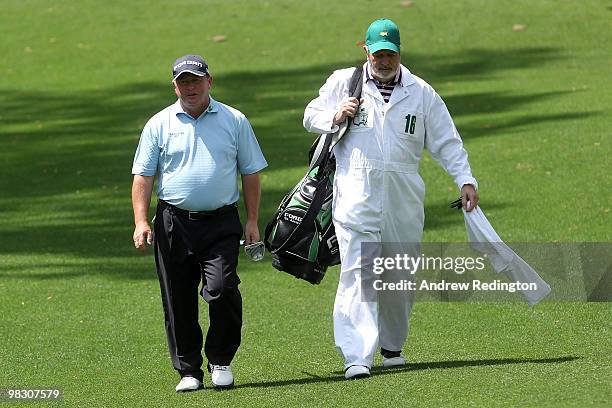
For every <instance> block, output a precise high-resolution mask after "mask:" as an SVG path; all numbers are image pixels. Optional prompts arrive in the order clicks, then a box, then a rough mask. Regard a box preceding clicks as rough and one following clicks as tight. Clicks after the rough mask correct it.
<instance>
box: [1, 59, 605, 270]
mask: <svg viewBox="0 0 612 408" xmlns="http://www.w3.org/2000/svg"><path fill="white" fill-rule="evenodd" d="M562 58H564V56H563V54H562V53H561V51H560V49H556V48H519V49H511V50H494V49H490V50H484V49H472V50H464V51H462V52H461V53H458V54H449V55H428V54H409V55H407V56H405V58H404V60H405V61H404V62H405V63H406V65H407V66H409V67H410V68H411V69H412V70H413V71H414V72H415V73H416V74H419V73H421V72H422V73H423V74H422V76H423V77H424V78H425V79H426V80H427V81H428V82H430V83H431V84H432V85H433V86H434V87H436V88H437V89H438V90H439V91H440V93H441V94H442V95H443V96H444V95H445V94H446V93H445V92H444V90H445V89H446V88H447V87H449V86H451V85H450V84H452V83H456V82H462V81H478V80H481V79H489V80H490V79H491V78H500V79H503V77H504V75H506V74H505V73H507V72H508V71H511V70H525V69H529V68H532V67H538V66H541V65H544V64H548V63H551V62H554V61H555V60H559V59H562ZM354 64H355V61H346V62H339V63H337V64H333V65H319V66H311V67H306V68H295V69H290V68H279V69H275V70H270V71H266V72H238V73H232V74H223V73H222V69H219V74H218V75H216V77H215V82H214V84H213V96H214V97H215V98H216V99H218V100H220V101H222V102H225V103H228V104H230V105H232V106H234V107H236V108H238V109H240V110H242V111H243V112H244V113H245V114H246V115H247V117H249V119H250V121H251V123H252V125H253V127H254V129H255V133H256V134H257V136H258V139H259V141H260V144H261V146H262V149H263V151H264V154H265V155H266V157H267V159H268V162H269V164H270V166H269V168H268V169H267V170H265V172H268V174H270V175H271V176H270V177H269V178H268V179H266V180H265V181H264V184H263V195H262V205H261V211H260V214H261V222H260V227H261V229H262V231H263V226H264V225H265V222H266V221H267V220H268V219H269V218H270V216H271V215H272V213H273V212H274V211H275V209H276V206H277V205H278V203H279V201H280V199H281V198H282V197H283V196H284V194H286V192H287V191H288V189H289V188H290V187H292V186H293V185H294V183H295V182H297V180H298V178H299V176H298V177H294V176H293V175H291V176H289V175H287V176H285V174H286V172H287V171H288V170H292V171H293V170H295V171H297V172H298V173H299V175H300V176H301V173H302V171H303V170H305V167H306V156H307V151H308V147H309V146H310V144H311V142H312V141H313V140H314V135H308V134H307V133H306V131H305V130H304V129H303V128H302V125H301V122H302V115H303V109H304V107H305V105H306V104H307V103H308V101H310V100H311V99H312V98H313V97H314V96H315V95H316V92H317V90H318V89H319V87H320V86H321V84H322V83H323V82H324V80H325V78H326V77H327V76H328V75H329V74H330V73H331V71H332V70H333V69H337V68H341V67H346V66H352V65H354ZM570 92H571V90H568V91H555V92H546V91H542V90H540V91H534V92H529V93H528V92H523V93H520V91H519V92H516V93H509V92H500V91H491V92H482V93H464V94H456V93H450V94H449V95H448V96H446V97H444V98H445V100H446V103H447V105H448V106H449V110H450V111H451V112H452V113H453V115H454V117H455V119H456V120H457V122H458V123H462V122H463V123H464V125H460V126H459V128H460V131H461V134H462V136H463V137H464V138H466V139H470V138H474V137H484V136H487V135H495V134H500V133H503V134H507V133H508V131H509V130H511V129H514V128H517V127H523V126H530V125H534V124H537V123H545V122H548V121H564V120H582V119H585V118H586V117H588V116H589V115H592V114H595V113H582V114H572V113H571V112H548V111H542V110H540V111H539V112H537V111H534V113H532V114H530V115H527V116H525V115H524V111H525V109H526V108H527V107H528V106H530V105H532V104H537V103H541V102H543V101H547V100H550V99H555V98H560V97H563V96H564V94H565V93H570ZM173 102H174V94H173V91H172V88H171V85H170V83H168V82H159V83H152V82H145V83H133V84H127V85H121V86H117V87H113V88H108V89H95V88H94V89H92V90H89V91H76V90H69V89H68V90H66V91H64V92H57V93H53V92H45V91H26V90H20V89H0V104H1V105H2V107H3V111H2V127H0V144H1V148H2V156H0V165H2V169H3V170H2V172H1V173H0V191H2V192H3V193H2V195H1V196H0V205H1V206H2V214H0V218H1V221H2V224H1V226H0V232H1V234H0V255H4V254H7V255H11V254H12V255H21V256H24V255H25V256H36V255H38V254H47V255H48V254H54V255H57V256H58V258H60V259H61V258H62V257H63V256H69V257H82V258H83V259H86V258H88V257H105V256H110V257H124V258H125V259H126V260H127V261H129V262H130V264H131V265H138V266H135V268H136V269H135V270H132V271H130V273H126V272H125V271H124V270H117V268H116V267H114V266H112V265H111V266H106V267H101V268H99V269H97V272H96V270H94V271H93V273H102V274H111V275H115V276H117V277H120V278H128V279H133V278H143V279H145V278H150V277H151V273H150V270H149V268H145V267H143V266H141V265H143V263H142V262H139V261H138V260H134V259H132V260H130V259H131V258H133V257H137V256H139V255H138V254H137V253H136V252H135V251H134V250H133V249H132V242H131V236H132V228H133V227H132V225H133V220H132V210H131V204H130V186H131V180H132V176H131V173H130V170H131V164H132V159H133V155H134V151H135V149H136V145H137V143H138V138H139V135H140V131H141V129H142V127H143V126H144V124H145V123H146V121H147V120H148V118H149V117H151V116H152V115H153V114H154V113H155V112H157V111H159V110H160V109H162V108H163V107H165V106H167V105H169V104H171V103H173ZM498 113H505V116H504V118H505V119H504V120H503V121H498V120H494V118H493V119H491V120H490V121H489V120H488V119H487V118H489V117H492V116H493V115H496V114H498ZM471 115H477V120H474V119H470V120H468V121H466V120H463V118H464V117H471ZM509 137H511V135H509ZM264 174H265V173H264ZM279 174H282V175H281V176H279ZM291 174H295V173H291ZM446 204H447V203H440V204H439V205H437V204H436V205H435V206H428V207H427V208H426V213H427V224H426V227H427V228H444V226H445V225H447V223H449V222H452V223H455V222H458V221H456V220H455V218H451V217H453V216H454V214H451V213H449V212H448V211H447V209H446V208H445V206H446ZM79 267H82V266H79ZM43 268H44V269H49V268H50V266H47V267H46V268H45V267H44V266H43ZM35 269H36V266H32V267H31V268H28V269H27V270H29V271H31V272H33V271H34V270H35ZM1 270H2V267H1V266H0V271H1ZM24 272H25V271H24ZM62 273H63V275H61V274H60V275H58V276H67V275H70V274H71V273H72V270H68V271H63V272H62ZM88 273H92V270H91V269H88V270H85V271H84V270H82V269H81V270H80V271H79V270H77V267H75V270H74V274H75V276H76V275H82V274H88ZM34 276H36V275H34Z"/></svg>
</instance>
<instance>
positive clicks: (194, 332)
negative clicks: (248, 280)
mask: <svg viewBox="0 0 612 408" xmlns="http://www.w3.org/2000/svg"><path fill="white" fill-rule="evenodd" d="M153 227H154V231H155V263H156V266H157V276H158V278H159V285H160V289H161V297H162V303H163V306H164V317H165V326H166V334H167V336H168V348H169V351H170V356H171V358H172V364H173V366H174V368H175V369H176V370H177V371H178V372H179V374H180V375H181V377H183V376H185V375H191V376H193V377H195V378H198V379H200V380H202V378H203V375H204V373H203V371H202V364H203V359H202V340H203V338H202V329H201V327H200V324H199V322H198V287H199V285H200V282H202V290H201V295H202V297H203V298H204V300H205V301H206V302H207V303H208V305H209V307H208V314H209V321H210V325H209V328H208V332H207V334H206V342H205V346H204V352H205V354H206V358H207V359H208V362H209V363H210V364H217V365H229V364H230V362H231V361H232V359H233V358H234V355H235V354H236V351H237V350H238V347H239V346H240V330H241V327H242V297H241V296H240V291H239V290H238V284H239V283H240V279H239V278H238V275H237V274H236V267H237V265H238V251H239V248H240V238H241V237H242V224H241V223H240V219H239V217H238V211H237V209H236V208H235V207H234V208H232V209H230V210H229V211H226V212H223V213H221V214H216V215H211V216H205V217H201V218H200V217H198V219H197V220H193V219H189V217H188V216H186V215H185V214H184V213H183V212H182V211H180V210H177V209H176V208H174V207H172V206H169V205H168V204H166V203H164V202H163V201H160V202H159V203H158V206H157V212H156V216H155V222H154V226H153Z"/></svg>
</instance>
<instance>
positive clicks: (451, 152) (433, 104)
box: [425, 89, 478, 189]
mask: <svg viewBox="0 0 612 408" xmlns="http://www.w3.org/2000/svg"><path fill="white" fill-rule="evenodd" d="M430 91H431V92H432V98H431V101H430V103H429V108H428V109H427V108H426V112H425V115H426V116H425V147H426V148H427V150H428V151H429V153H430V154H431V156H432V157H433V158H434V160H435V161H436V162H437V163H438V164H439V165H440V166H442V168H443V169H444V170H446V172H447V173H448V174H449V175H450V176H451V177H452V178H453V179H454V180H455V183H456V184H457V186H458V187H459V188H461V187H463V185H465V184H472V185H473V186H474V187H475V188H476V189H478V183H477V182H476V179H475V178H474V177H473V176H472V169H471V168H470V164H469V163H468V155H467V152H466V151H465V149H464V148H463V141H462V140H461V136H459V132H457V128H456V127H455V124H454V123H453V119H452V118H451V115H450V113H449V112H448V109H447V108H446V105H445V104H444V101H442V98H440V95H438V94H437V93H436V92H435V91H434V90H433V89H430Z"/></svg>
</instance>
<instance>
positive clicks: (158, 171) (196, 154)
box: [132, 97, 268, 211]
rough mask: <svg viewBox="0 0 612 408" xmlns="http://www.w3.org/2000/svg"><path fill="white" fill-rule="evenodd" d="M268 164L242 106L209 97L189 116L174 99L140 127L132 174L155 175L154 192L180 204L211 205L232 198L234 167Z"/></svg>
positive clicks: (246, 169) (248, 170)
mask: <svg viewBox="0 0 612 408" xmlns="http://www.w3.org/2000/svg"><path fill="white" fill-rule="evenodd" d="M267 165H268V163H267V162H266V159H265V158H264V156H263V153H262V152H261V149H260V148H259V144H258V143H257V139H256V138H255V133H253V129H252V128H251V124H250V123H249V121H248V120H247V118H246V116H244V114H242V112H240V111H238V110H236V109H234V108H232V107H231V106H228V105H225V104H223V103H220V102H218V101H215V100H214V99H213V98H212V97H211V98H210V105H209V106H208V109H207V110H206V111H204V113H202V115H200V117H199V118H197V119H194V118H193V117H191V116H190V115H189V114H188V113H186V112H185V111H184V110H183V108H182V106H181V103H180V100H177V101H176V103H174V104H173V105H170V106H168V107H167V108H166V109H164V110H162V111H161V112H158V113H157V114H156V115H154V116H153V117H152V118H151V119H149V121H148V122H147V124H146V125H145V127H144V129H143V130H142V134H141V135H140V142H139V144H138V149H137V150H136V155H135V157H134V164H133V166H132V174H138V175H141V176H154V175H157V177H158V179H157V196H158V197H159V198H161V199H162V200H164V201H166V202H168V203H170V204H172V205H175V206H177V207H179V208H182V209H185V210H193V211H206V210H214V209H216V208H219V207H222V206H224V205H227V204H232V203H235V202H236V201H238V197H239V193H238V173H239V172H240V174H253V173H256V172H258V171H260V170H262V169H263V168H265V167H266V166H267Z"/></svg>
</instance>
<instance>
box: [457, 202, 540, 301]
mask: <svg viewBox="0 0 612 408" xmlns="http://www.w3.org/2000/svg"><path fill="white" fill-rule="evenodd" d="M463 215H464V218H465V228H466V230H467V235H468V240H469V242H470V246H471V247H472V249H474V250H475V251H477V252H480V253H482V254H486V256H487V258H488V259H489V261H490V262H491V265H492V266H493V269H495V271H496V272H497V273H503V274H504V275H506V276H507V277H508V279H509V280H510V281H511V282H522V283H535V284H536V285H537V290H534V291H530V290H523V291H521V293H522V295H523V299H525V301H526V302H527V303H529V305H530V306H533V305H535V304H537V303H538V302H539V301H540V300H542V299H544V298H545V297H546V296H547V295H548V294H549V293H550V286H549V285H548V283H546V282H544V280H543V279H542V278H541V277H540V275H538V273H537V272H536V271H535V270H534V269H533V268H532V267H531V266H529V264H528V263H527V262H525V261H524V260H523V258H521V257H520V256H518V255H517V254H516V253H515V252H514V251H513V250H512V248H510V247H509V246H508V245H506V244H505V243H504V242H503V241H502V239H501V238H500V237H499V235H497V233H496V232H495V230H494V229H493V227H492V226H491V224H490V223H489V220H487V217H485V215H484V213H483V212H482V211H481V210H480V207H476V208H475V209H474V210H472V211H471V212H466V211H465V210H463Z"/></svg>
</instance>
